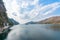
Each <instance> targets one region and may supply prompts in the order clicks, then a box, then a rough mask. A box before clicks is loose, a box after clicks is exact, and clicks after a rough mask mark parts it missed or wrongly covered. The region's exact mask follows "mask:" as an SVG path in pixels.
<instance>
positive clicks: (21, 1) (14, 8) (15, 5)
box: [3, 0, 60, 24]
mask: <svg viewBox="0 0 60 40" xmlns="http://www.w3.org/2000/svg"><path fill="white" fill-rule="evenodd" d="M3 1H4V3H5V7H6V9H7V13H8V16H9V17H11V18H14V19H15V20H16V21H18V22H19V23H21V24H24V23H26V22H29V21H32V20H34V21H35V20H39V18H41V19H42V17H43V16H44V18H45V16H46V15H48V14H50V13H52V12H53V11H55V10H56V9H57V8H59V7H60V2H55V3H51V4H48V5H45V6H42V4H40V5H39V4H38V2H39V0H3ZM30 6H34V7H33V8H32V7H30ZM28 10H29V11H28ZM12 13H15V14H16V15H17V16H14V15H12Z"/></svg>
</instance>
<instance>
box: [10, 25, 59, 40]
mask: <svg viewBox="0 0 60 40" xmlns="http://www.w3.org/2000/svg"><path fill="white" fill-rule="evenodd" d="M55 26H56V27H60V25H59V24H29V25H15V26H13V27H12V28H11V29H12V31H11V32H14V33H12V35H13V36H12V37H13V38H14V37H15V36H16V39H17V38H18V40H60V28H55V29H54V28H52V27H55ZM15 33H16V34H15ZM21 33H22V34H21ZM14 34H15V35H14ZM17 34H18V36H17ZM20 34H21V35H20ZM10 35H11V34H10ZM19 35H20V36H19ZM10 39H11V36H10ZM16 39H14V40H16Z"/></svg>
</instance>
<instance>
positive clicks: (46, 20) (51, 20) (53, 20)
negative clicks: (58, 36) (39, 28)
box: [26, 16, 60, 24]
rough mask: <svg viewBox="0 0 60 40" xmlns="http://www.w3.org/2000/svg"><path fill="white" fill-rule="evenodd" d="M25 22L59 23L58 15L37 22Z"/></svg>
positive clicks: (59, 17)
mask: <svg viewBox="0 0 60 40" xmlns="http://www.w3.org/2000/svg"><path fill="white" fill-rule="evenodd" d="M26 24H60V16H53V17H49V18H47V19H44V20H41V21H38V22H33V21H31V22H28V23H26Z"/></svg>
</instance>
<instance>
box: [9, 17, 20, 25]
mask: <svg viewBox="0 0 60 40" xmlns="http://www.w3.org/2000/svg"><path fill="white" fill-rule="evenodd" d="M9 21H10V22H11V23H13V25H18V24H19V23H18V22H17V21H15V20H14V19H12V18H10V19H9Z"/></svg>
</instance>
